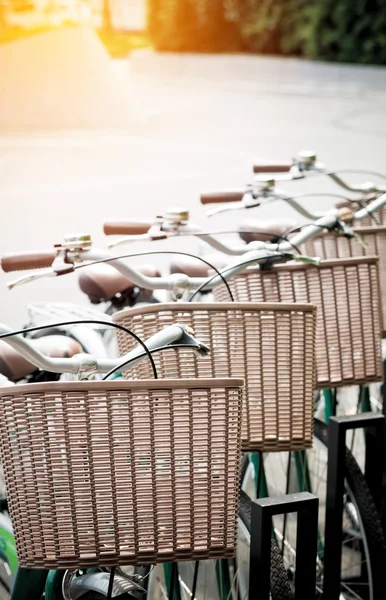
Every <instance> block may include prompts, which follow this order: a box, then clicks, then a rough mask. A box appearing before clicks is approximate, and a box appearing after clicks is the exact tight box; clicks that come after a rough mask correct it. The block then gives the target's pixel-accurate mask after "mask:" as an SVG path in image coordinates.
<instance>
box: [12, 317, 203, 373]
mask: <svg viewBox="0 0 386 600" xmlns="http://www.w3.org/2000/svg"><path fill="white" fill-rule="evenodd" d="M75 323H76V322H75ZM4 334H12V330H11V329H10V328H9V327H7V325H3V324H1V323H0V338H1V337H3V335H4ZM3 339H4V341H5V342H7V343H8V344H9V345H10V346H12V347H13V348H14V349H15V350H16V351H17V352H19V354H21V355H22V356H23V357H24V358H25V359H26V360H28V361H29V362H31V363H32V364H34V365H35V366H36V367H38V368H40V369H43V370H45V371H49V372H51V373H72V374H74V375H78V376H81V377H82V378H85V377H87V376H90V375H93V374H95V373H105V372H108V371H111V370H113V369H114V368H116V367H118V366H119V365H121V364H122V363H129V364H130V366H134V364H136V363H137V362H139V361H140V360H142V359H143V358H144V357H146V353H145V352H144V350H143V348H142V347H141V346H137V347H136V348H134V350H132V351H131V352H128V353H127V354H125V355H124V356H121V357H119V358H114V359H111V358H110V359H109V358H103V359H97V358H95V357H93V356H91V355H89V354H76V355H74V356H73V357H71V358H52V357H48V356H46V355H44V354H42V353H41V352H39V350H37V349H36V347H34V346H32V344H31V343H30V342H29V341H28V339H27V338H24V337H23V336H21V335H14V336H10V337H8V335H7V337H4V338H3ZM177 342H180V343H183V344H184V346H186V347H191V348H192V349H195V350H197V352H199V353H200V354H202V355H206V354H207V353H208V352H209V348H208V347H207V346H205V345H204V344H202V343H201V342H199V341H198V340H197V339H196V338H195V337H194V335H193V334H192V332H191V330H190V329H189V328H187V327H185V326H184V325H178V324H174V325H170V326H169V327H165V328H164V329H163V330H162V331H160V332H158V333H156V334H155V335H153V336H152V337H150V338H149V339H147V340H146V341H145V342H144V343H145V345H146V347H147V348H148V350H149V351H150V352H155V351H157V349H159V348H163V347H165V346H172V345H173V344H176V343H177Z"/></svg>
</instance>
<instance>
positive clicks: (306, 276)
mask: <svg viewBox="0 0 386 600" xmlns="http://www.w3.org/2000/svg"><path fill="white" fill-rule="evenodd" d="M229 285H230V287H231V290H232V293H233V295H234V298H235V300H237V301H240V302H246V301H250V302H302V303H304V302H310V303H312V304H315V305H316V306H317V309H318V310H317V329H316V364H317V369H316V370H317V386H318V387H320V388H329V387H339V386H345V385H361V384H365V383H370V382H374V381H381V380H382V360H381V309H380V294H379V276H378V259H377V258H376V257H360V258H348V259H346V260H329V261H322V262H321V264H320V265H319V266H315V265H311V264H299V263H295V264H294V263H291V264H290V263H287V264H284V265H277V266H274V267H273V268H272V269H270V270H264V269H257V268H255V267H252V268H248V269H246V270H245V271H243V272H242V273H240V274H238V275H236V276H235V277H233V278H232V279H231V280H230V281H229ZM214 293H215V296H216V298H217V299H218V300H222V301H228V299H229V296H228V293H227V290H226V288H225V286H223V285H220V286H218V287H217V288H215V290H214Z"/></svg>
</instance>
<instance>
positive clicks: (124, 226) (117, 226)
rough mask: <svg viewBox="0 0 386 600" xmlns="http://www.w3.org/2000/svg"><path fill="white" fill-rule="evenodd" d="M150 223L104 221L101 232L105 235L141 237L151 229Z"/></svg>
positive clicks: (139, 221)
mask: <svg viewBox="0 0 386 600" xmlns="http://www.w3.org/2000/svg"><path fill="white" fill-rule="evenodd" d="M152 225H153V223H152V222H151V221H141V220H138V221H120V220H119V219H117V220H114V221H105V222H104V224H103V231H104V233H105V235H143V234H146V233H147V232H148V231H149V229H150V228H151V227H152Z"/></svg>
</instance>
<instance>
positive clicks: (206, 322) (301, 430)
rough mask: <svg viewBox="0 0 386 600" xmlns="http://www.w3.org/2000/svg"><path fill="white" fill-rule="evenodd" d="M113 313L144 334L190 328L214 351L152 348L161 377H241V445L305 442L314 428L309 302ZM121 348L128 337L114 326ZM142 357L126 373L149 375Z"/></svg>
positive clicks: (292, 446) (298, 445)
mask: <svg viewBox="0 0 386 600" xmlns="http://www.w3.org/2000/svg"><path fill="white" fill-rule="evenodd" d="M114 320H115V321H116V322H117V323H119V324H120V325H123V326H124V327H127V328H128V329H131V330H132V331H134V332H135V333H136V334H137V335H138V336H140V337H141V338H142V339H146V338H148V337H150V336H151V335H153V334H154V333H156V332H157V331H160V330H161V329H162V328H163V327H166V326H168V325H171V324H172V323H180V324H184V325H187V326H190V327H192V328H193V330H194V333H195V335H196V337H197V338H198V339H199V340H200V341H202V342H204V343H205V344H207V345H208V346H209V347H210V349H211V352H210V354H209V356H208V357H207V358H205V359H203V358H201V357H197V355H196V353H194V352H193V351H192V350H185V351H184V350H180V351H179V352H175V351H174V350H171V351H168V352H163V353H162V354H155V355H154V360H155V362H156V366H157V370H158V372H159V375H160V376H161V377H166V378H173V379H174V378H176V379H177V378H180V377H182V378H190V377H242V378H243V379H244V380H245V384H246V385H245V390H244V401H243V425H242V449H243V450H245V451H255V450H265V451H282V450H283V451H284V450H296V449H303V448H309V447H311V445H312V436H313V401H314V389H315V324H316V311H315V308H314V307H313V306H310V305H305V306H300V305H294V304H292V305H282V304H261V305H259V304H254V305H251V304H249V303H247V304H239V303H210V304H206V303H205V304H204V303H194V304H193V303H190V304H189V303H174V304H160V305H150V306H146V307H143V308H134V309H128V310H124V311H121V312H119V313H116V314H115V315H114ZM117 335H118V343H119V349H120V352H121V354H125V353H126V352H128V351H129V350H131V349H132V348H133V338H132V337H131V336H128V335H126V334H125V333H124V332H121V331H118V332H117ZM150 374H151V367H150V364H149V362H148V361H145V360H144V361H142V362H141V363H140V364H139V365H138V366H137V367H135V368H134V369H132V370H130V371H128V373H127V374H126V375H127V376H128V377H133V376H134V377H137V378H139V379H142V378H148V377H149V376H150Z"/></svg>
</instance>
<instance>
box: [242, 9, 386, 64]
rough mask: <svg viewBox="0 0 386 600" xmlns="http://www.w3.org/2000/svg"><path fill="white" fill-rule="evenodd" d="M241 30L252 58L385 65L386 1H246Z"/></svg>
mask: <svg viewBox="0 0 386 600" xmlns="http://www.w3.org/2000/svg"><path fill="white" fill-rule="evenodd" d="M240 30H241V33H242V37H243V39H244V42H245V44H246V47H247V48H248V49H249V50H251V51H254V52H267V53H281V54H295V55H296V54H297V55H301V56H305V57H308V58H315V59H319V60H336V61H342V62H358V63H374V64H386V2H385V0H251V2H250V3H249V8H248V9H247V11H246V12H245V14H244V18H243V21H242V22H240Z"/></svg>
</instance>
